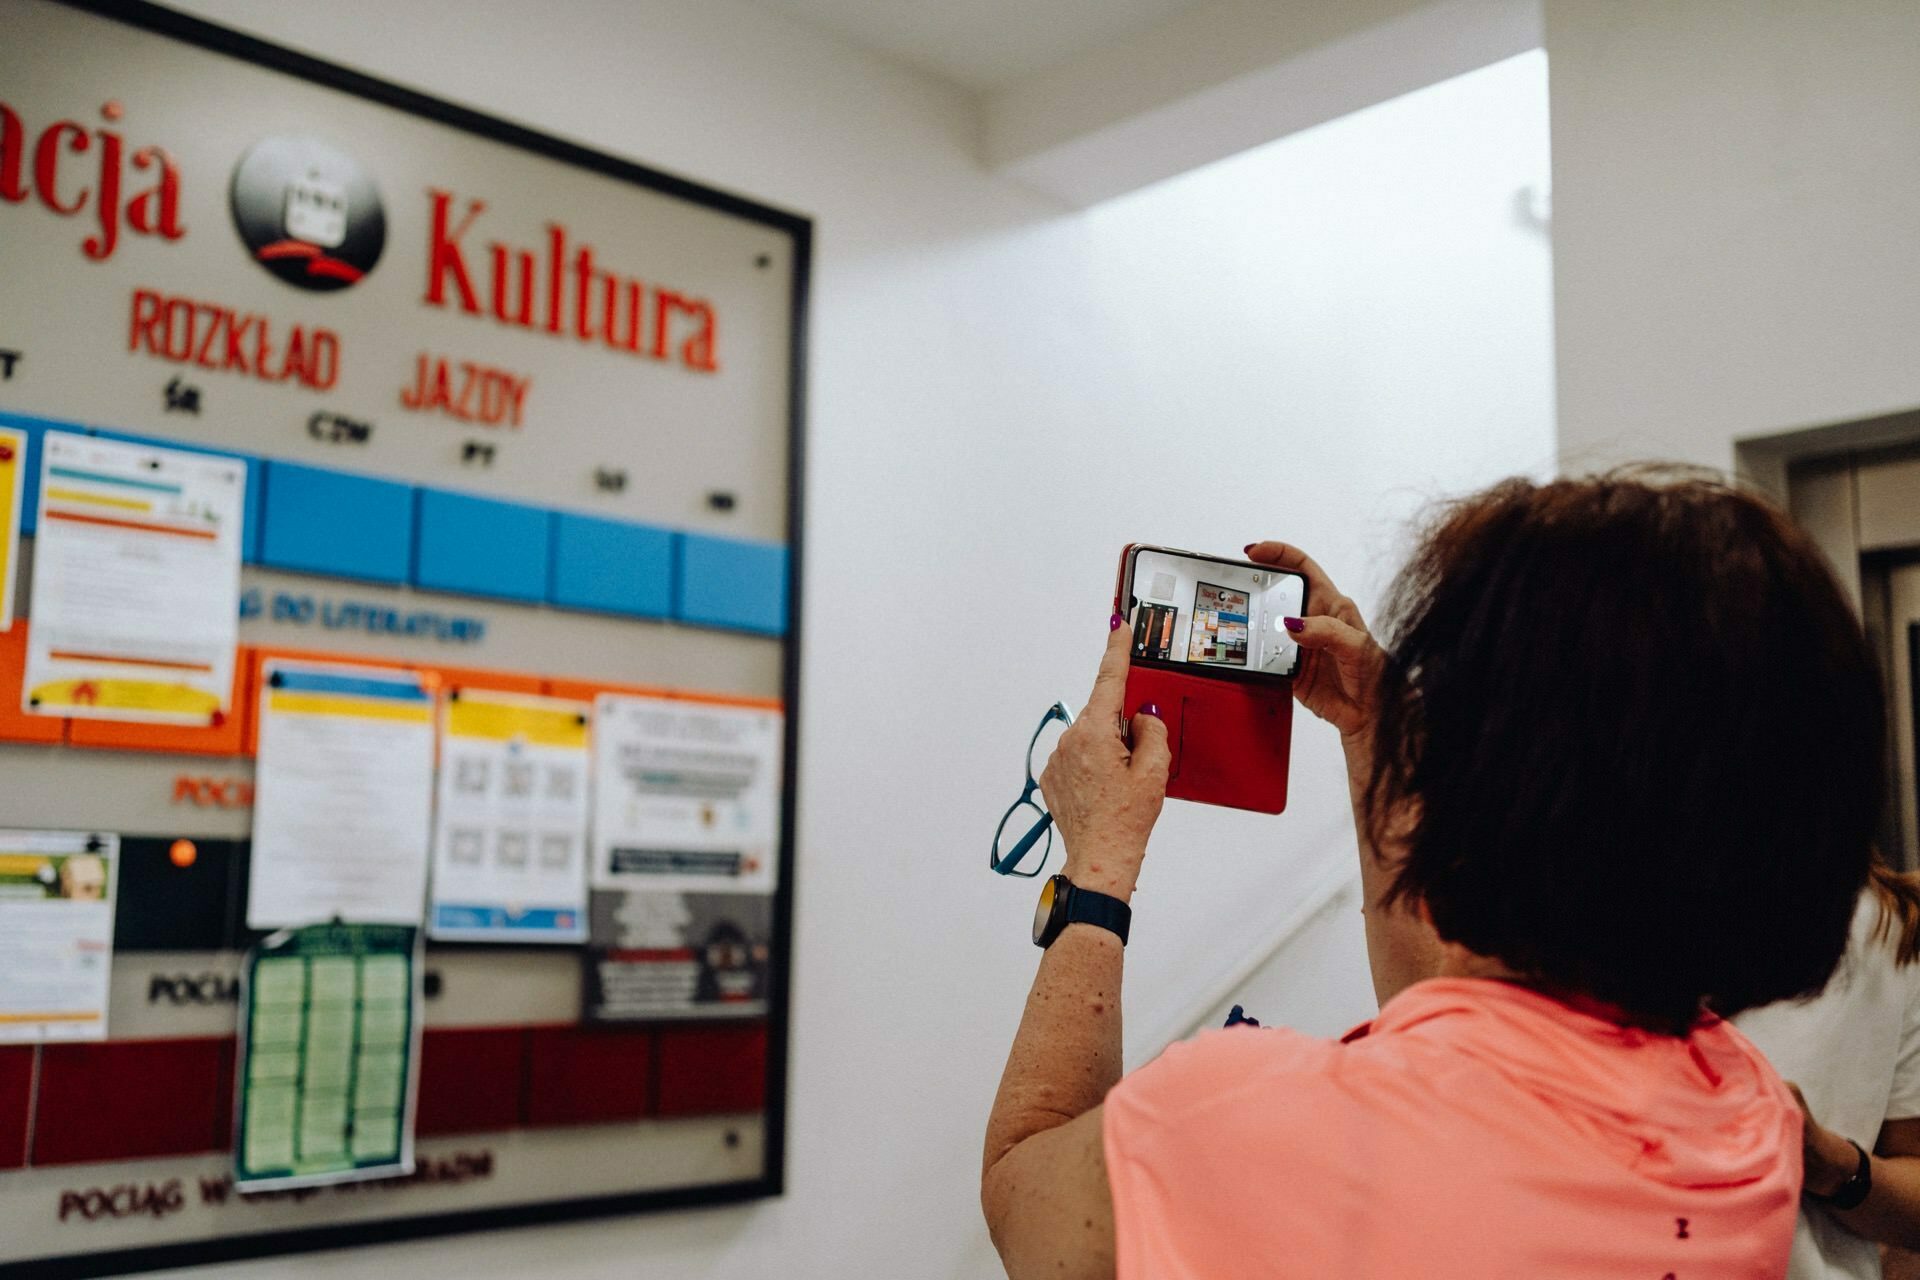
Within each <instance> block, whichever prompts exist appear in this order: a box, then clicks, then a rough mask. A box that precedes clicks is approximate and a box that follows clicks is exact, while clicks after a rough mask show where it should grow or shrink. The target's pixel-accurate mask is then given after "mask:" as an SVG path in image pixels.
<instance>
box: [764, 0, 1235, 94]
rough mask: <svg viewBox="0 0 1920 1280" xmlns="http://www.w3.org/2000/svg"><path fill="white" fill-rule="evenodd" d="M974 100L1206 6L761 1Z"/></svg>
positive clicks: (1099, 0)
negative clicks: (936, 79)
mask: <svg viewBox="0 0 1920 1280" xmlns="http://www.w3.org/2000/svg"><path fill="white" fill-rule="evenodd" d="M757 3H759V4H760V5H761V6H762V7H764V8H767V9H773V10H777V11H779V12H782V13H785V14H787V15H789V16H791V17H794V18H798V19H800V20H801V21H803V22H809V23H812V24H813V25H814V26H817V27H823V28H825V29H826V30H828V31H831V32H833V33H834V34H835V35H838V36H839V37H840V38H841V39H843V40H846V41H849V42H850V43H852V44H855V45H858V46H860V47H861V48H864V49H868V50H870V51H872V52H874V53H878V54H881V55H883V56H885V57H889V58H893V59H896V60H898V61H900V62H905V63H908V64H909V65H912V66H915V67H919V68H920V69H921V70H923V71H931V72H933V73H934V74H935V75H939V76H943V77H945V78H946V79H948V80H951V81H953V82H954V83H956V84H959V85H962V86H964V87H966V88H968V89H972V90H975V91H976V92H981V93H985V92H988V91H990V90H994V89H998V88H1000V87H1002V86H1004V85H1006V84H1007V83H1008V82H1010V81H1013V80H1018V79H1020V78H1021V77H1023V76H1029V75H1032V74H1034V73H1035V72H1038V71H1044V70H1046V69H1047V68H1049V67H1052V66H1056V65H1058V64H1059V63H1062V62H1065V61H1067V60H1068V59H1070V58H1075V57H1078V56H1079V55H1081V54H1084V53H1086V52H1088V51H1090V50H1092V49H1096V48H1099V47H1100V46H1102V45H1105V44H1111V43H1113V42H1114V41H1117V40H1121V39H1124V38H1125V37H1127V36H1130V35H1132V34H1134V33H1135V32H1138V31H1142V30H1145V29H1146V28H1148V27H1151V26H1153V25H1155V24H1156V23H1159V22H1163V21H1165V20H1167V19H1168V18H1171V17H1173V16H1174V15H1175V14H1178V13H1181V12H1183V11H1185V10H1188V9H1194V8H1198V7H1199V6H1200V4H1202V3H1204V0H757Z"/></svg>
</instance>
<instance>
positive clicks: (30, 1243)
mask: <svg viewBox="0 0 1920 1280" xmlns="http://www.w3.org/2000/svg"><path fill="white" fill-rule="evenodd" d="M765 1155H766V1133H765V1122H764V1120H763V1118H762V1117H760V1116H758V1115H723V1116H700V1117H697V1118H687V1119H676V1120H640V1121H634V1122H632V1123H628V1124H618V1125H585V1126H581V1127H578V1128H572V1129H564V1128H563V1129H526V1130H512V1131H507V1132H504V1133H486V1134H472V1135H469V1136H466V1137H447V1138H428V1139H423V1140H421V1141H420V1142H419V1143H418V1146H417V1152H416V1161H417V1165H418V1168H419V1170H420V1171H421V1172H419V1173H417V1174H416V1176H415V1178H414V1179H411V1180H407V1181H403V1182H399V1183H393V1184H388V1183H380V1182H370V1183H360V1184H355V1185H352V1186H347V1187H321V1188H313V1189H311V1191H310V1193H300V1194H294V1193H282V1194H281V1195H278V1196H273V1197H267V1198H244V1197H241V1196H240V1195H239V1194H238V1193H237V1192H234V1191H232V1190H231V1188H230V1186H228V1185H227V1180H228V1176H229V1175H230V1173H231V1172H232V1162H231V1160H230V1159H228V1158H226V1157H224V1156H186V1157H169V1158H164V1159H156V1160H132V1161H126V1162H123V1163H120V1164H116V1165H69V1166H56V1167H50V1168H37V1169H25V1170H19V1171H15V1172H11V1173H7V1174H5V1175H0V1177H4V1179H5V1181H4V1182H0V1186H4V1188H5V1191H6V1194H4V1195H0V1262H8V1261H15V1260H19V1259H24V1258H36V1257H45V1256H58V1255H61V1254H70V1253H94V1252H100V1251H104V1250H110V1249H135V1248H145V1247H149V1246H153V1245H161V1244H171V1243H178V1242H184V1241H191V1240H205V1239H210V1238H227V1237H233V1236H241V1235H248V1234H253V1233H259V1232H269V1231H288V1230H304V1229H310V1228H313V1227H319V1226H337V1225H343V1224H351V1223H356V1222H370V1221H377V1220H380V1219H388V1218H401V1217H415V1216H421V1215H426V1214H440V1213H459V1212H463V1211H471V1210H475V1209H487V1208H491V1207H494V1206H500V1205H517V1204H526V1203H530V1202H540V1201H552V1200H560V1199H577V1198H582V1197H589V1196H602V1195H619V1194H623V1193H632V1192H640V1191H657V1190H666V1189H669V1188H675V1189H677V1188H683V1187H693V1186H704V1185H718V1184H723V1183H729V1182H739V1181H742V1180H745V1179H750V1178H754V1177H757V1176H758V1175H759V1173H760V1168H761V1163H762V1161H763V1160H764V1159H765ZM90 1193H92V1194H90ZM173 1206H177V1207H173ZM63 1207H65V1209H66V1215H65V1217H64V1218H63V1217H62V1216H61V1211H62V1208H63ZM89 1208H92V1209H93V1210H94V1214H93V1216H92V1217H91V1218H89V1217H88V1216H87V1210H88V1209H89Z"/></svg>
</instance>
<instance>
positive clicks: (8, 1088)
mask: <svg viewBox="0 0 1920 1280" xmlns="http://www.w3.org/2000/svg"><path fill="white" fill-rule="evenodd" d="M32 1103H33V1046H32V1045H30V1044H16V1045H8V1046H6V1047H5V1048H0V1169H18V1168H20V1167H21V1166H22V1165H24V1164H26V1162H27V1114H28V1108H29V1107H30V1106H31V1105H32Z"/></svg>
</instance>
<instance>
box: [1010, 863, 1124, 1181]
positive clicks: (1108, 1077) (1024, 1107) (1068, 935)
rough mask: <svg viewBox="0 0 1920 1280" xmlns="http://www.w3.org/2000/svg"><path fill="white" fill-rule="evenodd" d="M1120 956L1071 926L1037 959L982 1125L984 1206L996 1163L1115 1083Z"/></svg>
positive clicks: (1109, 939) (1116, 944)
mask: <svg viewBox="0 0 1920 1280" xmlns="http://www.w3.org/2000/svg"><path fill="white" fill-rule="evenodd" d="M1101 891H1102V892H1106V893H1114V892H1115V890H1114V888H1113V887H1103V888H1102V890H1101ZM1115 896H1119V895H1118V894H1115ZM1123 954H1124V949H1123V948H1122V946H1121V945H1120V939H1119V938H1117V937H1115V936H1114V935H1113V934H1112V933H1110V932H1108V931H1107V930H1105V929H1102V928H1100V927H1098V926H1097V925H1088V924H1070V925H1068V926H1067V927H1066V929H1064V930H1063V931H1062V932H1061V934H1060V936H1059V937H1058V938H1056V939H1054V942H1053V945H1052V946H1051V947H1048V948H1047V950H1046V952H1045V953H1044V954H1042V955H1041V957H1040V971H1039V973H1037V974H1036V975H1035V976H1034V979H1033V989H1032V990H1031V991H1030V992H1028V993H1027V1007H1026V1012H1025V1013H1023V1014H1022V1015H1021V1017H1020V1030H1019V1031H1018V1033H1016V1034H1015V1036H1014V1038H1013V1049H1012V1051H1011V1052H1009V1053H1008V1054H1007V1066H1006V1070H1005V1071H1004V1072H1003V1073H1002V1074H1001V1077H1000V1091H999V1093H998V1094H996V1095H995V1096H994V1100H993V1114H992V1115H991V1116H990V1117H989V1118H988V1120H987V1142H986V1153H985V1161H984V1165H983V1170H982V1172H983V1174H984V1175H985V1177H986V1182H987V1186H986V1187H985V1188H984V1189H983V1195H985V1196H987V1198H988V1199H989V1200H990V1199H991V1193H992V1187H991V1183H992V1174H993V1170H994V1167H995V1166H996V1165H998V1164H999V1162H1000V1159H1001V1157H1003V1156H1005V1155H1006V1154H1007V1153H1008V1152H1009V1151H1011V1150H1013V1148H1015V1147H1016V1146H1018V1145H1019V1144H1020V1143H1021V1142H1023V1141H1025V1140H1026V1139H1027V1138H1030V1137H1032V1136H1033V1135H1034V1134H1037V1133H1040V1132H1043V1131H1045V1130H1047V1129H1051V1128H1053V1127H1055V1126H1056V1125H1061V1124H1065V1123H1066V1122H1067V1121H1069V1120H1072V1119H1074V1118H1075V1117H1076V1116H1079V1115H1082V1114H1084V1113H1086V1112H1088V1111H1091V1110H1092V1109H1093V1108H1094V1107H1096V1106H1098V1105H1099V1104H1100V1101H1101V1099H1103V1098H1105V1097H1106V1096H1107V1090H1109V1089H1111V1088H1112V1087H1113V1086H1114V1085H1115V1084H1116V1083H1117V1082H1118V1081H1119V1079H1120V978H1121V957H1122V955H1123ZM989 1210H990V1213H991V1206H989Z"/></svg>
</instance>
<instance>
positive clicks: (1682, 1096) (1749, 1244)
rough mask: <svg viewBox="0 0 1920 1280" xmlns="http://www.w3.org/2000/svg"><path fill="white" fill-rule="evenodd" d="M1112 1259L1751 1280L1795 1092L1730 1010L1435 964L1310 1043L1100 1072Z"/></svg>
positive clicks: (1431, 1276)
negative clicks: (1678, 1005) (1536, 984)
mask: <svg viewBox="0 0 1920 1280" xmlns="http://www.w3.org/2000/svg"><path fill="white" fill-rule="evenodd" d="M1104 1135H1105V1144H1106V1159H1107V1177H1108V1180H1109V1182H1110V1183H1111V1186H1112V1190H1113V1210H1114V1228H1115V1234H1116V1244H1117V1248H1118V1272H1119V1280H1203V1278H1204V1280H1220V1278H1221V1277H1239V1276H1257V1277H1262V1280H1277V1278H1279V1277H1294V1276H1298V1277H1313V1280H1334V1278H1337V1280H1496V1278H1500V1277H1514V1278H1515V1280H1521V1278H1524V1280H1540V1278H1541V1277H1578V1278H1579V1280H1735V1277H1738V1278H1739V1280H1760V1278H1761V1277H1768V1278H1770V1280H1771V1278H1777V1277H1779V1276H1780V1275H1782V1274H1783V1273H1784V1271H1785V1269H1786V1265H1787V1250H1788V1245H1789V1243H1790V1242H1791V1241H1792V1239H1793V1227H1794V1217H1795V1214H1796V1211H1797V1210H1798V1208H1799V1195H1800V1112H1799V1109H1798V1108H1797V1107H1796V1106H1795V1105H1794V1102H1793V1099H1792V1096H1791V1095H1790V1094H1788V1093H1787V1091H1786V1087H1785V1086H1784V1085H1782V1084H1781V1083H1780V1078H1779V1077H1778V1076H1777V1075H1775V1074H1774V1072H1773V1069H1772V1068H1771V1067H1769V1066H1768V1065H1767V1063H1766V1060H1765V1059H1764V1058H1762V1057H1761V1056H1760V1054H1759V1052H1758V1051H1756V1050H1755V1049H1754V1047H1753V1046H1752V1045H1751V1044H1750V1043H1748V1041H1747V1039H1746V1038H1745V1037H1744V1036H1742V1035H1741V1034H1740V1033H1739V1032H1738V1031H1737V1030H1735V1029H1734V1028H1733V1027H1732V1026H1730V1025H1728V1024H1727V1023H1724V1022H1713V1023H1710V1024H1708V1025H1706V1026H1703V1027H1701V1028H1700V1029H1698V1030H1696V1031H1695V1032H1694V1033H1693V1034H1692V1035H1690V1036H1688V1037H1687V1038H1685V1039H1677V1038H1674V1037H1671V1036H1657V1035H1653V1034H1651V1033H1648V1032H1644V1031H1637V1030H1634V1029H1632V1028H1625V1027H1620V1026H1616V1025H1615V1024H1613V1023H1611V1022H1608V1021H1606V1020H1604V1019H1602V1018H1598V1017H1594V1016H1592V1015H1590V1014H1586V1013H1581V1012H1578V1011H1576V1010H1574V1009H1571V1008H1569V1007H1567V1006H1566V1005H1564V1004H1561V1003H1560V1002H1558V1001H1556V1000H1552V999H1550V998H1548V997H1546V996H1544V995H1541V994H1539V993H1537V992H1533V991H1529V990H1526V989H1525V988H1522V987H1518V986H1514V985H1512V984H1510V983H1504V982H1495V981H1489V980H1484V979H1468V978H1437V979H1432V980H1430V981H1427V982H1422V983H1419V984H1417V985H1415V986H1413V987H1410V988H1408V989H1407V990H1406V991H1404V992H1402V993H1401V994H1400V995H1399V996H1398V997H1397V998H1395V999H1394V1000H1392V1001H1390V1002H1389V1003H1388V1004H1387V1006H1386V1007H1385V1008H1383V1009H1382V1010H1381V1011H1380V1016H1379V1017H1378V1018H1376V1019H1374V1020H1373V1022H1372V1023H1370V1024H1366V1025H1364V1026H1362V1027H1360V1028H1359V1029H1357V1030H1356V1031H1355V1032H1353V1033H1352V1034H1350V1035H1349V1036H1347V1037H1346V1038H1345V1039H1344V1040H1342V1041H1338V1042H1334V1041H1326V1040H1317V1039H1314V1038H1312V1037H1309V1036H1304V1035H1299V1034H1297V1033H1295V1032H1291V1031H1286V1030H1281V1029H1277V1028H1275V1029H1269V1028H1263V1027H1250V1026H1238V1027H1231V1028H1228V1029H1226V1030H1223V1031H1213V1032H1209V1033H1207V1034H1205V1035H1202V1036H1200V1037H1198V1038H1197V1039H1194V1040H1190V1041H1186V1042H1183V1043H1180V1044H1176V1045H1174V1046H1172V1047H1171V1048H1169V1049H1168V1050H1167V1051H1166V1052H1165V1053H1163V1054H1162V1055H1160V1057H1159V1058H1157V1059H1156V1060H1154V1061H1153V1062H1151V1063H1149V1064H1147V1065H1146V1066H1145V1067H1142V1068H1141V1069H1140V1070H1138V1071H1136V1072H1134V1073H1133V1074H1132V1075H1130V1076H1128V1077H1127V1078H1126V1079H1124V1080H1122V1081H1121V1082H1120V1083H1119V1084H1118V1085H1117V1086H1115V1087H1114V1089H1113V1091H1112V1092H1111V1093H1109V1094H1108V1095H1107V1100H1106V1111H1105V1119H1104Z"/></svg>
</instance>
